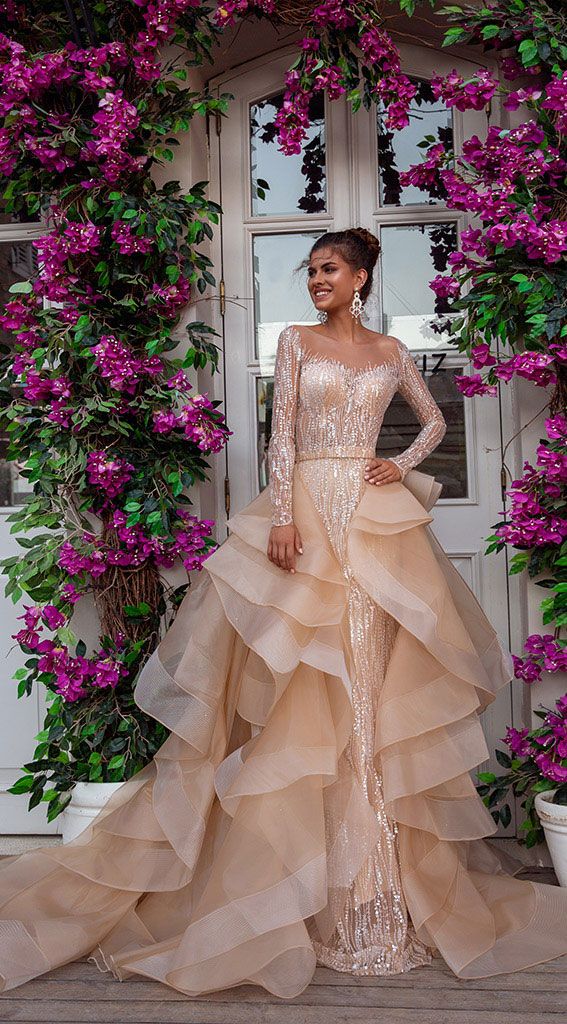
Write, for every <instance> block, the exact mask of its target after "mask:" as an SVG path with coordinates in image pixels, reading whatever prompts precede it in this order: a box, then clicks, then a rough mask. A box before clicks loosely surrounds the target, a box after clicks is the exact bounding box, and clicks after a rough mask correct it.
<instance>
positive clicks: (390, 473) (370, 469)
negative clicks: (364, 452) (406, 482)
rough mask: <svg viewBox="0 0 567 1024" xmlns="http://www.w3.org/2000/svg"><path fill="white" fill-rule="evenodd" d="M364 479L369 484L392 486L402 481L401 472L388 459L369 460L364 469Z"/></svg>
mask: <svg viewBox="0 0 567 1024" xmlns="http://www.w3.org/2000/svg"><path fill="white" fill-rule="evenodd" d="M364 479H365V480H367V481H368V483H369V484H392V483H394V481H395V480H401V479H402V472H401V470H400V468H399V466H396V463H395V462H390V459H370V461H369V462H367V464H366V466H365V469H364Z"/></svg>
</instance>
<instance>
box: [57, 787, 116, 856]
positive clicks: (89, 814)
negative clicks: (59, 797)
mask: <svg viewBox="0 0 567 1024" xmlns="http://www.w3.org/2000/svg"><path fill="white" fill-rule="evenodd" d="M123 785H124V783H123V782H76V783H75V787H74V789H73V792H72V795H71V801H70V803H68V804H67V806H66V808H65V810H64V811H62V812H61V815H60V820H61V835H62V837H63V842H64V843H69V842H70V841H71V840H72V839H75V837H76V836H78V835H79V834H80V833H81V832H82V831H83V829H85V828H86V827H87V825H90V824H91V822H92V820H93V818H96V816H97V814H98V812H99V811H100V810H102V808H103V807H104V805H105V804H106V802H107V800H109V799H110V797H111V796H112V794H113V793H115V792H116V790H117V789H120V786H123Z"/></svg>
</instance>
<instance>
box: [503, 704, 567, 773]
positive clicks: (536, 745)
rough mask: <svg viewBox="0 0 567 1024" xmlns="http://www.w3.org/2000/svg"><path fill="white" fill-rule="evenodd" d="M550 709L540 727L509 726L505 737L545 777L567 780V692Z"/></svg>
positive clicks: (512, 747) (512, 750)
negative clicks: (515, 727)
mask: <svg viewBox="0 0 567 1024" xmlns="http://www.w3.org/2000/svg"><path fill="white" fill-rule="evenodd" d="M547 711H548V713H547V715H546V716H545V718H544V719H543V723H542V725H541V727H540V728H538V729H532V730H529V729H527V728H525V729H521V730H517V729H512V728H508V730H507V732H506V736H503V737H502V740H503V742H504V743H506V745H507V746H508V747H509V749H510V751H511V752H512V754H513V756H514V757H515V758H527V759H529V760H531V761H533V763H534V764H535V765H536V766H537V769H538V771H539V773H540V774H541V776H542V777H543V778H544V779H549V780H550V781H551V782H554V783H559V784H562V783H565V782H567V694H565V695H564V696H563V697H560V698H559V699H558V700H557V701H556V704H555V708H554V709H547Z"/></svg>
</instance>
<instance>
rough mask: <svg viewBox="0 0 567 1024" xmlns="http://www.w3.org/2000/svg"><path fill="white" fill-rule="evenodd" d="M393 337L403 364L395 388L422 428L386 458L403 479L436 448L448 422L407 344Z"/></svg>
mask: <svg viewBox="0 0 567 1024" xmlns="http://www.w3.org/2000/svg"><path fill="white" fill-rule="evenodd" d="M396 340H398V344H399V345H400V347H401V364H402V366H401V374H400V383H399V385H398V391H399V392H400V394H401V395H402V396H403V398H405V400H406V402H407V403H408V405H410V406H411V408H412V409H413V411H414V413H415V414H416V416H417V418H418V420H419V422H420V424H421V427H422V429H421V430H420V432H419V434H418V435H417V437H416V438H415V440H414V441H412V443H411V444H410V446H409V447H408V448H406V449H405V451H403V452H401V453H400V454H399V455H394V456H393V458H391V459H390V460H389V461H390V462H395V464H396V466H398V468H399V469H400V471H401V474H402V480H403V479H404V477H405V475H406V473H407V472H408V470H409V469H413V467H414V466H417V465H418V463H420V462H422V461H423V459H425V458H426V457H427V456H428V455H429V454H430V453H431V452H432V451H433V450H434V449H435V448H437V445H438V444H439V443H440V441H441V440H442V439H443V437H444V436H445V433H446V431H447V423H446V421H445V418H444V416H443V414H442V412H441V409H440V408H439V406H438V405H437V402H436V401H435V399H434V398H433V395H432V394H431V392H430V390H429V388H428V387H427V384H426V383H425V381H424V379H423V377H422V376H421V373H420V372H419V370H418V368H417V366H416V365H415V363H414V361H413V358H412V355H411V352H410V350H409V349H408V347H407V345H405V344H404V343H403V342H401V341H399V339H396Z"/></svg>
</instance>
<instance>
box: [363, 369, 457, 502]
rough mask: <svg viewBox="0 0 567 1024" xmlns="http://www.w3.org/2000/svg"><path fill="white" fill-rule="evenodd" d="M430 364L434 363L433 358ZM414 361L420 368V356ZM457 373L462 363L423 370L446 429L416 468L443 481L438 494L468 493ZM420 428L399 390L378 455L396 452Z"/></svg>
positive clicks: (403, 446)
mask: <svg viewBox="0 0 567 1024" xmlns="http://www.w3.org/2000/svg"><path fill="white" fill-rule="evenodd" d="M425 358H427V357H425ZM431 364H432V366H433V365H434V360H433V359H432V360H431ZM417 365H418V366H419V367H420V369H421V370H422V372H423V358H422V359H421V360H419V361H418V362H417ZM426 366H427V363H426ZM457 373H462V367H460V366H459V367H455V366H452V367H448V368H447V369H445V368H444V367H443V364H441V365H440V366H439V367H438V368H437V369H436V370H432V372H426V373H425V379H426V382H427V386H428V388H429V390H430V391H431V394H432V395H433V397H434V399H435V401H436V402H437V405H438V406H439V408H440V409H441V412H442V413H443V416H444V417H445V420H446V421H447V432H446V434H445V437H444V438H443V440H442V441H441V444H440V445H439V446H438V447H437V448H436V449H435V451H433V452H431V454H430V455H428V456H427V458H426V459H424V460H423V462H420V463H419V465H418V466H416V469H419V470H421V472H423V473H431V474H432V475H433V476H434V477H435V478H436V479H437V480H438V481H439V483H442V484H443V491H442V492H441V498H466V497H468V474H467V447H466V432H465V406H464V402H465V399H464V396H463V395H462V394H461V392H460V391H459V389H458V388H457V385H456V384H455V374H457ZM420 430H421V426H420V424H419V422H418V420H417V419H416V417H415V415H414V413H413V411H412V409H411V408H410V407H409V405H408V404H407V402H406V401H405V400H404V399H403V398H402V396H401V395H400V394H399V393H398V394H396V395H394V398H393V400H392V402H391V404H390V405H389V406H388V409H387V410H386V415H385V416H384V422H383V424H382V429H381V431H380V438H379V440H378V455H379V456H380V457H381V458H384V459H388V458H391V457H392V456H394V455H399V454H400V452H402V451H404V449H405V448H407V447H408V446H409V445H410V444H411V443H412V441H413V440H414V439H415V437H417V434H418V433H419V431H420Z"/></svg>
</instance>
